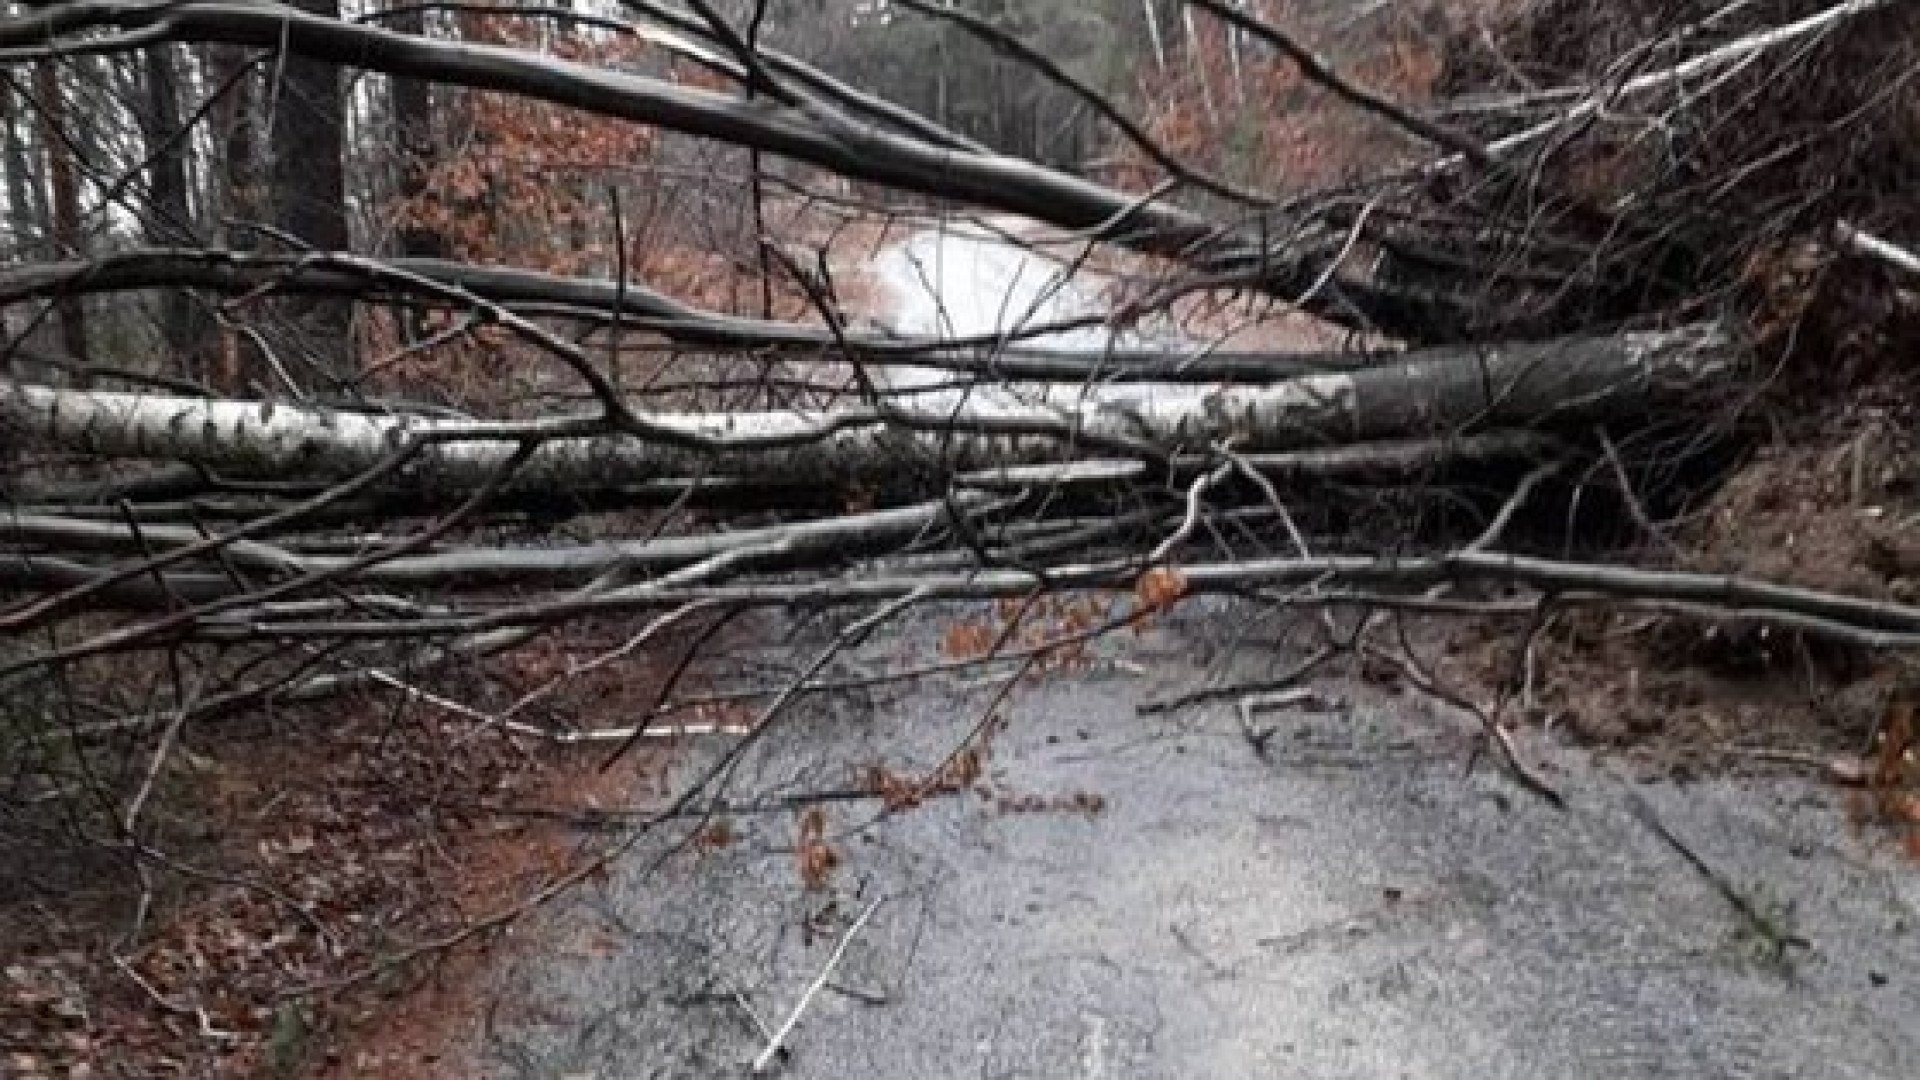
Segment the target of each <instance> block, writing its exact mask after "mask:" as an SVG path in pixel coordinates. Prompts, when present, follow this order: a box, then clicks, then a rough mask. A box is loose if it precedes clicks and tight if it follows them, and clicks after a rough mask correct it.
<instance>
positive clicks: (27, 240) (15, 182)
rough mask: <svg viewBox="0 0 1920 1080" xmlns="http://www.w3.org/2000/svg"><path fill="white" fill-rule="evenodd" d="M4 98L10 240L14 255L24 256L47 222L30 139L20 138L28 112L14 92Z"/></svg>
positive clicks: (5, 91)
mask: <svg viewBox="0 0 1920 1080" xmlns="http://www.w3.org/2000/svg"><path fill="white" fill-rule="evenodd" d="M0 93H4V94H5V101H6V112H7V128H6V133H5V139H6V145H5V150H4V152H5V155H6V157H5V166H6V170H7V219H6V220H7V239H8V241H9V242H10V244H11V253H12V254H16V255H18V254H22V253H24V252H25V251H26V250H27V249H28V248H29V247H30V246H31V245H32V244H33V242H34V241H36V240H38V239H39V238H40V235H41V233H40V229H41V226H42V224H43V223H44V222H45V220H46V219H45V216H44V215H43V214H42V213H41V207H40V198H39V194H40V192H39V185H38V184H36V183H34V181H33V176H34V169H33V165H32V163H31V161H30V158H29V156H28V150H27V139H26V136H25V135H23V134H21V131H22V124H23V123H24V120H25V115H26V111H25V109H24V107H23V103H22V102H21V100H20V95H19V94H16V93H14V92H13V91H11V90H4V91H0Z"/></svg>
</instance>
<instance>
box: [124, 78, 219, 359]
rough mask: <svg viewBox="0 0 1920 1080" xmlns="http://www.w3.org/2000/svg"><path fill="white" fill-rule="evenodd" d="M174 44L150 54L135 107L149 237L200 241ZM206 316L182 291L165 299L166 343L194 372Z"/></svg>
mask: <svg viewBox="0 0 1920 1080" xmlns="http://www.w3.org/2000/svg"><path fill="white" fill-rule="evenodd" d="M177 63H178V58H177V57H176V55H175V53H174V50H173V47H172V46H166V45H156V46H154V47H153V48H150V49H148V50H147V52H146V55H145V65H144V66H145V80H144V81H145V87H144V89H145V94H144V95H143V100H142V102H141V105H142V107H141V108H139V109H136V110H135V114H136V117H137V119H138V120H139V123H140V131H141V135H142V137H143V140H144V141H145V143H146V152H147V160H148V162H149V165H148V169H147V183H148V186H149V188H150V189H151V191H152V195H153V206H152V208H151V212H150V213H149V214H148V215H147V216H146V219H145V224H146V233H147V239H148V240H150V241H152V242H153V243H154V244H157V245H183V244H197V243H198V242H199V235H198V234H199V229H198V228H197V227H196V225H195V222H194V214H193V203H192V198H191V196H190V194H189V183H188V179H187V152H188V149H189V147H190V146H191V142H190V133H189V132H185V131H183V130H181V126H180V78H179V70H178V68H177V66H176V65H177ZM206 322H207V320H206V319H205V318H204V317H203V316H202V315H201V313H200V311H199V308H198V306H197V305H196V304H195V302H194V299H193V297H192V296H190V295H188V294H187V293H186V292H185V291H182V290H173V291H170V292H168V293H167V294H166V295H165V296H164V297H163V298H162V300H161V311H160V331H161V335H162V337H164V338H165V340H166V342H167V346H168V348H169V349H171V350H172V351H173V353H174V354H175V355H176V356H178V357H179V358H180V359H181V361H182V362H183V363H184V364H185V365H186V367H187V370H188V372H189V373H190V374H192V375H194V376H195V377H199V376H201V375H203V374H204V371H203V368H204V363H203V361H204V359H205V354H206V351H207V345H208V341H207V340H206V337H207V331H208V327H207V325H206Z"/></svg>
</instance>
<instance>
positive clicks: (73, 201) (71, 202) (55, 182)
mask: <svg viewBox="0 0 1920 1080" xmlns="http://www.w3.org/2000/svg"><path fill="white" fill-rule="evenodd" d="M33 90H34V95H35V96H36V97H38V98H39V99H40V121H41V134H40V153H41V160H42V161H43V162H44V163H45V167H46V170H47V188H48V193H49V195H50V197H51V199H50V206H49V209H50V210H51V212H52V218H53V220H52V221H51V222H50V223H49V225H50V228H49V229H48V235H49V236H51V237H52V239H53V243H54V246H55V247H56V248H58V249H59V250H60V251H62V252H63V253H66V254H70V255H85V254H86V244H85V238H84V237H82V236H81V235H80V182H79V179H78V177H77V176H76V175H75V173H74V160H73V148H72V147H71V146H69V145H67V143H66V141H65V139H66V135H67V132H68V130H69V124H68V121H67V100H66V94H65V92H64V91H63V90H62V89H61V86H60V72H59V69H58V68H57V67H55V66H54V63H53V61H50V60H46V61H42V62H40V63H38V64H36V65H34V69H33ZM53 307H54V313H55V317H56V318H57V319H58V321H59V326H60V344H61V347H62V348H64V349H66V351H67V354H68V355H70V356H72V357H73V358H74V359H75V360H79V361H80V362H82V363H85V362H86V361H87V359H88V354H89V352H90V350H89V349H88V348H87V309H86V302H85V300H83V299H82V298H81V297H79V296H77V295H63V296H56V297H54V299H53Z"/></svg>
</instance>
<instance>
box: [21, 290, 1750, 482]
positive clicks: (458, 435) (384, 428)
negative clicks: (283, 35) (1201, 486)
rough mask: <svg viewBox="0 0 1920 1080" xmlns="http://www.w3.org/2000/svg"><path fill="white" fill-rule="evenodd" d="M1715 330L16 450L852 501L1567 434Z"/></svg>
mask: <svg viewBox="0 0 1920 1080" xmlns="http://www.w3.org/2000/svg"><path fill="white" fill-rule="evenodd" d="M1738 356H1739V352H1738V348H1737V346H1736V344H1735V342H1734V341H1733V339H1732V337H1731V336H1730V335H1729V334H1728V333H1727V332H1726V331H1725V330H1724V329H1723V328H1721V327H1719V326H1717V325H1714V324H1699V325H1693V326H1688V327H1683V328H1681V329H1678V330H1672V331H1662V332H1648V333H1629V334H1621V335H1617V336H1612V337H1602V338H1582V339H1574V340H1567V341H1556V342H1549V343H1544V344H1527V345H1506V346H1499V347H1490V348H1485V349H1481V350H1478V351H1477V353H1476V354H1475V357H1474V360H1473V361H1472V362H1463V361H1462V358H1461V357H1460V356H1459V355H1458V353H1457V352H1455V351H1452V350H1449V351H1446V352H1445V354H1444V355H1443V356H1442V357H1440V358H1436V357H1435V356H1433V355H1429V354H1426V353H1419V352H1416V353H1411V354H1407V355H1405V356H1404V357H1403V358H1401V359H1399V360H1397V361H1395V362H1392V363H1387V364H1381V365H1378V366H1375V367H1371V368H1366V369H1362V370H1358V371H1350V372H1329V373H1323V374H1318V375H1313V376H1308V377H1304V378H1299V379H1295V380H1291V381H1288V382H1284V383H1280V384H1277V385H1273V386H1258V387H1245V386H1225V387H1212V388H1199V387H1171V386H1160V387H1155V386H1145V387H1131V388H1127V391H1126V392H1125V393H1124V394H1123V393H1119V392H1116V393H1114V394H1109V395H1103V396H1101V397H1099V398H1096V399H1093V400H1088V401H1083V402H1079V403H1069V402H1066V401H1059V402H1051V401H1049V402H1041V403H1035V404H1023V403H1022V402H1021V401H1019V400H1017V399H1014V398H1012V397H1011V396H1010V395H1007V394H1003V393H996V394H991V395H989V394H980V395H972V394H968V393H965V392H945V393H938V394H926V395H914V396H912V397H910V398H908V399H907V400H906V403H905V404H898V405H885V404H883V405H858V406H848V407H844V408H835V409H825V410H819V411H813V412H806V411H784V412H751V413H724V414H713V413H698V414H671V413H654V414H646V415H644V416H642V417H641V419H642V421H643V430H644V431H646V432H649V433H651V434H652V435H653V437H652V438H644V437H641V436H639V435H634V434H628V433H625V432H620V431H613V430H610V429H609V427H608V422H604V421H599V420H596V419H594V418H591V417H575V418H557V419H553V420H543V421H534V422H504V421H503V422H499V423H493V424H489V423H477V422H476V423H463V422H452V421H445V420H436V419H428V418H422V417H417V416H379V415H367V414H361V413H350V412H344V411H339V410H328V409H317V408H310V407H290V406H286V405H279V404H272V403H263V402H249V401H231V400H225V401H223V400H208V399H203V398H191V397H175V396H169V395H157V394H137V393H119V392H101V391H86V390H70V389H57V388H52V387H47V386H35V385H26V384H21V383H15V382H0V433H4V435H5V437H6V439H7V441H9V442H37V443H40V444H43V445H48V446H52V447H56V448H59V449H62V450H65V451H68V452H81V453H91V454H98V455H101V456H105V457H112V458H145V459H152V460H164V461H175V462H188V463H192V464H196V465H201V466H206V467H209V468H213V469H217V470H220V471H222V472H224V473H228V474H232V475H254V476H265V477H273V478H275V479H278V480H283V481H284V480H294V479H304V480H315V479H321V480H324V479H338V478H346V477H351V476H355V475H358V474H360V473H363V472H366V471H367V470H369V469H372V468H374V467H376V466H378V465H380V464H382V463H383V462H390V461H391V459H393V458H394V457H396V455H401V454H405V455H407V458H408V459H407V460H406V461H405V462H404V463H403V464H402V466H401V467H400V468H399V469H397V470H396V481H397V482H399V483H402V484H408V485H412V486H416V487H422V488H439V489H448V488H463V489H465V488H473V487H476V486H478V485H479V484H481V483H484V482H486V481H488V479H489V478H491V477H494V476H495V474H496V473H497V472H499V470H501V469H502V468H503V467H504V466H506V465H507V464H508V462H509V461H511V460H513V459H514V458H515V455H516V453H517V448H518V447H519V446H520V445H521V444H523V443H528V442H532V443H536V444H537V447H536V448H535V449H534V450H533V451H532V453H531V454H530V455H529V456H527V458H526V460H525V461H524V462H523V463H522V464H521V465H520V466H519V468H518V469H517V471H516V472H515V473H514V475H513V476H512V477H510V478H508V479H506V480H505V481H504V483H503V485H502V486H503V489H504V490H516V489H522V490H524V489H527V488H548V489H567V490H575V491H577V490H588V489H593V488H597V487H604V486H608V485H620V484H631V483H635V482H641V481H647V480H653V479H660V478H684V477H691V476H715V477H727V476H750V477H753V478H755V479H756V480H760V481H786V482H794V483H824V484H837V483H844V482H848V481H859V480H877V479H883V478H893V479H896V480H897V479H899V478H900V477H902V476H903V475H911V473H909V472H907V471H906V470H907V469H909V468H910V467H911V466H912V465H913V463H919V465H920V467H921V475H923V476H924V477H925V478H926V479H930V480H934V481H936V482H944V478H945V477H947V476H950V475H952V473H954V472H955V471H968V470H983V469H994V468H1005V467H1008V466H1017V465H1027V464H1036V463H1049V462H1058V461H1063V460H1071V459H1074V458H1077V457H1085V456H1101V457H1109V458H1111V457H1116V456H1117V457H1132V458H1137V459H1143V460H1147V461H1152V462H1166V461H1169V460H1171V459H1172V458H1173V457H1174V456H1175V455H1178V454H1182V453H1206V452H1210V451H1211V450H1213V449H1215V448H1218V447H1223V446H1231V448H1232V449H1233V450H1235V451H1236V452H1240V453H1249V454H1254V453H1263V452H1280V451H1287V450H1295V449H1301V448H1310V447H1324V446H1338V445H1345V444H1350V443H1355V442H1361V441H1367V440H1376V439H1395V438H1406V437H1419V436H1426V435H1434V434H1442V433H1450V432H1459V431H1463V430H1470V429H1471V430H1486V429H1490V428H1515V427H1518V428H1535V427H1550V426H1553V425H1556V424H1561V423H1567V422H1580V423H1590V422H1592V421H1594V420H1597V419H1605V418H1609V417H1619V416H1633V415H1638V414H1642V413H1644V412H1646V411H1647V410H1650V409H1657V408H1661V407H1672V406H1680V405H1692V406H1695V407H1698V406H1699V405H1701V404H1702V403H1703V402H1706V401H1710V400H1711V399H1712V398H1713V397H1714V396H1715V395H1716V394H1717V393H1718V392H1720V391H1723V390H1724V389H1725V387H1726V386H1727V385H1728V382H1729V380H1730V379H1732V378H1733V376H1734V375H1736V374H1737V369H1738V363H1737V360H1738Z"/></svg>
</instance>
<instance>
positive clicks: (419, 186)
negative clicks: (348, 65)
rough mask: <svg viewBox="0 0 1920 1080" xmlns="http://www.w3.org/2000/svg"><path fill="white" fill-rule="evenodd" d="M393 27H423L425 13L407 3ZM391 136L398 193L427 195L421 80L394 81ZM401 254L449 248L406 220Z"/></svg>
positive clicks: (429, 152)
mask: <svg viewBox="0 0 1920 1080" xmlns="http://www.w3.org/2000/svg"><path fill="white" fill-rule="evenodd" d="M390 25H391V26H392V27H393V29H395V30H397V31H399V32H401V33H404V34H419V33H423V32H424V31H425V30H426V15H425V14H424V13H423V12H422V11H421V10H420V9H419V8H418V7H415V6H411V5H409V6H407V7H405V8H404V9H403V10H401V11H400V12H399V13H398V14H396V15H394V17H393V19H392V20H391V22H390ZM393 126H394V136H395V139H396V141H397V142H398V143H399V150H400V183H399V195H400V198H402V199H418V198H419V197H420V196H422V195H424V194H426V191H427V178H428V176H429V175H430V174H431V170H432V168H433V152H434V137H433V92H432V87H431V85H430V84H428V83H427V82H425V81H423V80H420V79H404V78H400V79H394V80H393ZM400 254H402V255H406V256H413V257H418V258H426V259H444V258H446V257H447V256H448V255H449V254H451V250H450V249H449V248H448V246H447V241H446V238H445V237H443V236H441V235H440V233H439V231H438V230H436V229H434V228H432V227H430V226H427V225H423V224H421V223H420V222H419V220H418V219H409V220H408V221H407V222H406V223H404V224H402V225H401V227H400Z"/></svg>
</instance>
